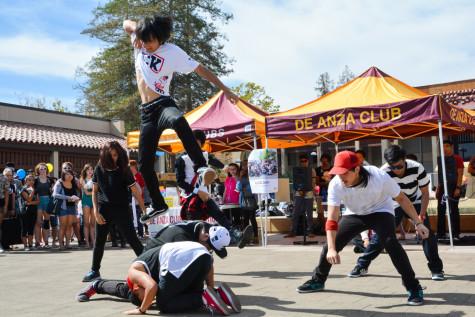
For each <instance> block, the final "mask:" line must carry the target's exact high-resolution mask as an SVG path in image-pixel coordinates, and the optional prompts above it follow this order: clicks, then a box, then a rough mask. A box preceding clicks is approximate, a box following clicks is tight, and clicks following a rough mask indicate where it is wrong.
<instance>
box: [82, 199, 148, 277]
mask: <svg viewBox="0 0 475 317" xmlns="http://www.w3.org/2000/svg"><path fill="white" fill-rule="evenodd" d="M99 212H100V214H101V215H102V216H103V217H104V219H105V220H106V223H105V224H103V225H100V224H98V223H97V222H96V241H95V242H94V251H93V253H92V267H91V269H92V270H93V271H99V269H100V267H101V261H102V257H103V256H104V246H105V245H106V240H107V234H108V233H109V230H110V229H109V228H110V226H111V225H113V224H115V225H117V228H118V229H119V231H120V233H121V234H122V235H123V236H124V237H125V239H126V240H127V242H128V243H129V244H130V246H131V247H132V249H133V250H134V252H135V254H136V255H137V256H138V255H140V254H141V253H142V251H143V245H142V243H141V242H140V240H139V239H138V238H137V234H136V233H135V229H134V223H133V220H132V214H131V213H130V211H129V206H128V205H127V204H124V205H112V204H103V205H99Z"/></svg>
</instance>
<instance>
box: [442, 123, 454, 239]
mask: <svg viewBox="0 0 475 317" xmlns="http://www.w3.org/2000/svg"><path fill="white" fill-rule="evenodd" d="M439 145H440V162H441V163H442V178H443V181H444V198H445V206H446V208H447V222H448V224H449V236H450V247H451V248H453V247H454V240H453V237H452V222H451V220H450V203H449V199H450V197H449V191H448V189H447V173H446V169H445V156H444V135H443V134H442V121H441V120H439ZM439 173H440V171H439ZM439 185H440V184H439Z"/></svg>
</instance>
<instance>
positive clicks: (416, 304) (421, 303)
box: [407, 302, 424, 306]
mask: <svg viewBox="0 0 475 317" xmlns="http://www.w3.org/2000/svg"><path fill="white" fill-rule="evenodd" d="M407 304H408V305H409V306H421V305H423V304H424V302H420V303H419V302H407Z"/></svg>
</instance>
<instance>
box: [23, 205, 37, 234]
mask: <svg viewBox="0 0 475 317" xmlns="http://www.w3.org/2000/svg"><path fill="white" fill-rule="evenodd" d="M35 207H36V206H35ZM36 216H37V209H36V208H31V206H27V207H26V211H25V213H23V214H21V215H20V220H21V236H22V237H27V236H32V235H33V234H34V230H35V223H36Z"/></svg>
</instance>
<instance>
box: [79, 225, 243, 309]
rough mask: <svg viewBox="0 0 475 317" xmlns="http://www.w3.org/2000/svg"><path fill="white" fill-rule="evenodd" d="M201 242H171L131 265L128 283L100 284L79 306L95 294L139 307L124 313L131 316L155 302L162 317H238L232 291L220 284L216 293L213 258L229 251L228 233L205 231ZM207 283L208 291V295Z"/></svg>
mask: <svg viewBox="0 0 475 317" xmlns="http://www.w3.org/2000/svg"><path fill="white" fill-rule="evenodd" d="M200 241H201V242H200V243H197V242H190V241H183V242H173V243H167V244H165V245H160V246H157V247H155V248H152V249H150V250H148V251H146V252H144V253H143V254H142V255H140V256H139V257H138V258H137V259H136V260H135V261H134V262H133V263H132V265H131V266H130V268H129V271H128V274H127V280H126V281H114V280H102V279H100V280H97V281H95V282H93V283H91V284H90V285H88V287H86V288H85V289H84V290H83V291H81V293H79V294H78V295H77V300H78V301H80V302H85V301H89V299H90V298H91V296H93V295H94V294H96V293H97V294H106V295H111V296H114V297H119V298H123V299H127V300H130V301H131V302H132V303H133V304H134V305H136V306H138V307H137V308H136V309H134V310H130V311H126V312H125V313H126V314H128V315H138V314H145V312H146V311H147V309H149V308H150V306H151V305H152V302H153V300H154V298H155V297H156V303H157V307H158V309H159V310H160V312H161V313H180V312H186V311H189V310H194V309H200V308H204V307H206V308H208V309H212V311H213V312H217V313H220V314H222V315H229V314H230V313H231V311H234V312H240V311H241V303H240V302H239V299H238V297H237V296H236V295H235V294H234V293H233V292H232V290H231V288H229V286H227V285H226V284H225V283H222V284H221V285H220V286H219V287H218V288H216V289H215V282H214V268H213V258H212V256H211V254H210V252H209V251H210V250H215V251H218V252H219V251H223V250H224V251H225V247H226V246H227V245H229V241H230V237H229V232H228V231H227V230H226V229H225V228H223V227H219V226H213V227H211V228H210V232H209V236H208V233H206V232H205V231H204V230H203V231H201V233H200ZM203 282H206V286H207V287H206V288H205V289H204V290H203ZM228 306H230V307H228Z"/></svg>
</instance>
